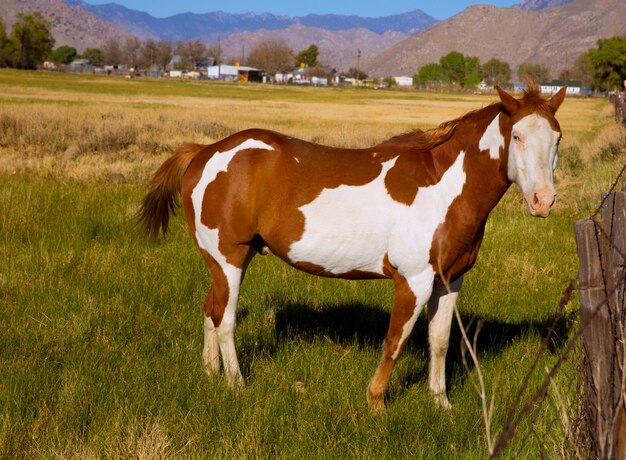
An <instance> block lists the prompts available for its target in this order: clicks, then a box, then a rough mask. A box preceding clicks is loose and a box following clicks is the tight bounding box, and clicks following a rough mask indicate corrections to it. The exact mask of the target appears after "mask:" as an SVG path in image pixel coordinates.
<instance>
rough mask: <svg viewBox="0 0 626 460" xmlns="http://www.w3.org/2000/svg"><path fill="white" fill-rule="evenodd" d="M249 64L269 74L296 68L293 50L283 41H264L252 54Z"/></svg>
mask: <svg viewBox="0 0 626 460" xmlns="http://www.w3.org/2000/svg"><path fill="white" fill-rule="evenodd" d="M248 64H249V65H251V66H252V67H257V68H259V69H262V70H265V71H266V72H267V73H269V74H276V73H278V72H286V71H287V70H291V69H293V66H294V56H293V50H292V49H291V48H290V47H289V46H287V44H286V43H285V42H283V41H281V40H275V39H271V38H270V39H267V40H263V41H262V42H260V43H259V44H258V45H257V46H256V47H255V48H254V49H253V50H252V52H251V53H250V56H249V57H248Z"/></svg>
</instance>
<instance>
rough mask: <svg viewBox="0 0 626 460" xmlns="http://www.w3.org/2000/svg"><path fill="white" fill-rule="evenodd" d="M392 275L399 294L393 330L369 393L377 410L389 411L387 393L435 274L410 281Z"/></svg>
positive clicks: (426, 274)
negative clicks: (385, 409)
mask: <svg viewBox="0 0 626 460" xmlns="http://www.w3.org/2000/svg"><path fill="white" fill-rule="evenodd" d="M392 275H393V279H394V282H395V294H394V300H393V310H392V311H391V320H390V321H389V329H388V331H387V336H386V338H385V342H384V344H383V357H382V359H381V361H380V364H379V365H378V368H377V369H376V372H375V373H374V376H373V377H372V380H371V381H370V384H369V386H368V389H367V402H368V403H369V405H370V407H372V408H373V409H376V410H379V409H383V408H384V407H385V390H386V389H387V383H388V382H389V377H390V375H391V371H393V368H394V366H395V364H396V361H397V360H398V358H399V357H400V354H401V353H402V350H404V346H405V345H406V342H407V339H408V338H409V335H410V334H411V331H412V330H413V326H414V325H415V322H416V321H417V318H418V317H419V315H420V313H421V311H422V308H424V305H425V304H426V302H427V301H428V298H429V297H430V295H431V293H432V289H433V280H434V275H433V273H432V271H430V272H423V273H420V274H419V275H417V276H414V277H407V278H405V277H404V276H402V275H401V274H400V273H398V272H397V271H394V272H393V273H392Z"/></svg>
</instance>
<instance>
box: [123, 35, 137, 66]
mask: <svg viewBox="0 0 626 460" xmlns="http://www.w3.org/2000/svg"><path fill="white" fill-rule="evenodd" d="M140 50H141V40H139V39H138V38H137V37H135V36H134V35H131V36H128V37H126V40H125V42H124V61H126V64H128V65H129V66H131V67H136V66H137V64H138V63H139V53H140Z"/></svg>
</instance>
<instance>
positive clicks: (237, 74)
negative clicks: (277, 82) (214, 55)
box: [207, 64, 265, 83]
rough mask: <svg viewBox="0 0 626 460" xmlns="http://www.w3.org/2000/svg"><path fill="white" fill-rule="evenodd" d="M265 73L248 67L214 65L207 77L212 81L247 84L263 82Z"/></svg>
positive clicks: (209, 68) (208, 71)
mask: <svg viewBox="0 0 626 460" xmlns="http://www.w3.org/2000/svg"><path fill="white" fill-rule="evenodd" d="M264 74H265V72H264V71H263V70H260V69H255V68H254V67H248V66H243V65H241V66H237V65H224V64H222V65H212V66H210V67H208V68H207V76H208V77H209V79H211V80H218V79H219V80H226V81H238V82H240V83H247V82H249V81H255V82H262V81H263V75H264Z"/></svg>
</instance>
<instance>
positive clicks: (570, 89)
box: [540, 80, 582, 95]
mask: <svg viewBox="0 0 626 460" xmlns="http://www.w3.org/2000/svg"><path fill="white" fill-rule="evenodd" d="M564 85H567V90H566V92H565V94H570V95H573V94H580V93H581V87H582V82H581V81H580V80H552V81H551V82H546V83H542V84H541V85H540V88H541V92H542V93H556V92H557V91H558V90H560V89H561V88H563V86H564Z"/></svg>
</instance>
